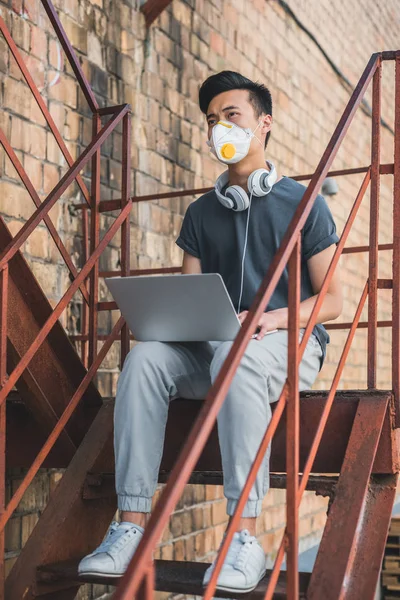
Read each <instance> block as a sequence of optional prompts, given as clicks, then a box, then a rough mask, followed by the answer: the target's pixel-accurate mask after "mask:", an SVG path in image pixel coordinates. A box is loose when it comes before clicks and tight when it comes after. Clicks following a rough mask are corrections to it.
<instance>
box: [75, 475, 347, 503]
mask: <svg viewBox="0 0 400 600" xmlns="http://www.w3.org/2000/svg"><path fill="white" fill-rule="evenodd" d="M168 477H169V472H166V471H160V474H159V477H158V481H159V483H166V482H167V481H168ZM286 479H287V478H286V473H271V474H270V487H271V488H276V489H286ZM337 481H338V475H331V476H326V475H310V477H309V480H308V483H307V487H306V489H307V490H310V491H312V492H315V493H316V494H317V495H318V496H329V498H330V499H332V498H333V496H334V494H335V487H336V484H337ZM188 483H192V484H198V485H223V474H222V471H194V472H193V473H192V475H191V477H190V479H189V481H188ZM114 496H115V477H114V473H88V475H87V477H86V480H85V484H84V487H83V498H84V499H85V500H99V499H100V498H112V497H114Z"/></svg>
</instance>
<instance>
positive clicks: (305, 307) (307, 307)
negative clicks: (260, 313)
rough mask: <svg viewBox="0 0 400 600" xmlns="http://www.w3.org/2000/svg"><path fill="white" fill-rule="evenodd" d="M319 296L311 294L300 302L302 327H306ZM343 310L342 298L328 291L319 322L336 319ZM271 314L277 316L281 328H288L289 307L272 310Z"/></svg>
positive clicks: (319, 314)
mask: <svg viewBox="0 0 400 600" xmlns="http://www.w3.org/2000/svg"><path fill="white" fill-rule="evenodd" d="M317 298H318V295H315V296H311V298H307V300H304V301H303V302H300V327H306V325H307V323H308V320H309V318H310V315H311V312H312V310H313V308H314V305H315V303H316V301H317ZM341 312H342V303H341V300H339V299H338V298H337V297H336V296H333V295H332V294H329V293H327V294H326V296H325V298H324V301H323V303H322V306H321V308H320V311H319V313H318V317H317V323H325V322H326V321H331V320H332V319H336V318H337V317H338V316H339V315H340V313H341ZM270 314H271V315H274V316H276V317H277V321H278V328H279V329H287V328H288V309H287V308H278V309H276V310H272V311H270Z"/></svg>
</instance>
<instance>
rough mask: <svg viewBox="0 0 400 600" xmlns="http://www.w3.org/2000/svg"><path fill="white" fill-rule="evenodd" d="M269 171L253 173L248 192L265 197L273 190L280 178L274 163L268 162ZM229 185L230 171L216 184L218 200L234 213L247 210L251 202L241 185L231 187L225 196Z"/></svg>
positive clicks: (219, 178) (259, 170) (222, 175)
mask: <svg viewBox="0 0 400 600" xmlns="http://www.w3.org/2000/svg"><path fill="white" fill-rule="evenodd" d="M266 163H267V165H268V167H269V170H267V169H257V170H256V171H253V172H252V173H251V174H250V175H249V177H248V180H247V187H248V191H249V192H250V193H252V194H253V196H258V197H261V196H265V195H266V194H269V192H270V191H271V190H272V187H273V185H274V184H275V183H276V180H277V178H278V175H277V172H276V169H275V166H274V164H273V163H272V162H269V161H266ZM228 183H229V170H226V171H224V172H223V173H222V174H221V175H220V176H219V177H218V179H217V181H216V182H215V188H214V189H215V193H216V195H217V198H218V200H219V201H220V202H221V204H222V205H223V206H225V207H226V208H231V209H232V210H234V211H241V210H246V209H247V208H248V206H249V203H250V200H249V196H248V193H247V191H246V190H244V189H243V188H242V187H241V186H239V185H231V186H229V187H228V188H227V189H226V191H225V194H223V193H222V190H223V189H224V187H225V186H226V185H227V184H228Z"/></svg>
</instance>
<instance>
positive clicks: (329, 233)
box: [302, 194, 339, 260]
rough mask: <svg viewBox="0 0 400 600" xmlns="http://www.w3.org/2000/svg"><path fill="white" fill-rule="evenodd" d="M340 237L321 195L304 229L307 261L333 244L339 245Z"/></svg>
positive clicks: (304, 250)
mask: <svg viewBox="0 0 400 600" xmlns="http://www.w3.org/2000/svg"><path fill="white" fill-rule="evenodd" d="M338 241H339V237H338V235H337V233H336V225H335V221H334V220H333V217H332V213H331V211H330V208H329V206H328V205H327V203H326V200H325V198H324V197H323V196H321V194H319V195H318V196H317V197H316V199H315V202H314V206H313V207H312V209H311V212H310V214H309V215H308V219H307V221H306V224H305V225H304V229H303V236H302V244H303V249H302V254H303V258H304V259H305V260H308V259H310V258H311V257H312V256H314V254H318V253H319V252H322V250H325V249H326V248H328V247H329V246H331V245H332V244H337V243H338Z"/></svg>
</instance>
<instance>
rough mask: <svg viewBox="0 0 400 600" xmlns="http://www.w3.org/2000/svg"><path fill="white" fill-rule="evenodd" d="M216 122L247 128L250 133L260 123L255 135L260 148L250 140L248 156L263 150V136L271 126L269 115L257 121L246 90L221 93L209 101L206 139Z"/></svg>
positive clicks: (255, 141) (253, 140)
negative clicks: (227, 122)
mask: <svg viewBox="0 0 400 600" xmlns="http://www.w3.org/2000/svg"><path fill="white" fill-rule="evenodd" d="M218 121H231V122H232V123H235V124H236V125H239V126H240V127H249V128H250V129H251V130H252V131H254V130H255V128H256V127H257V125H258V123H259V122H261V124H260V126H259V128H258V129H257V131H256V132H255V135H256V136H257V137H258V139H259V140H260V141H261V142H262V146H261V145H260V144H259V143H258V142H257V140H255V139H252V141H251V144H250V149H249V154H250V153H251V152H252V151H253V152H254V151H258V152H259V151H260V149H261V150H262V149H263V148H264V142H265V136H266V135H267V133H268V131H270V129H271V126H272V117H271V115H265V114H262V115H260V117H259V118H258V119H257V117H256V115H255V112H254V108H253V105H252V104H251V103H250V101H249V92H248V91H247V90H230V91H228V92H222V93H221V94H218V96H215V97H214V98H213V99H212V100H211V102H210V104H209V106H208V109H207V124H208V139H210V138H211V133H212V128H213V127H214V125H215V124H216V123H218Z"/></svg>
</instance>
